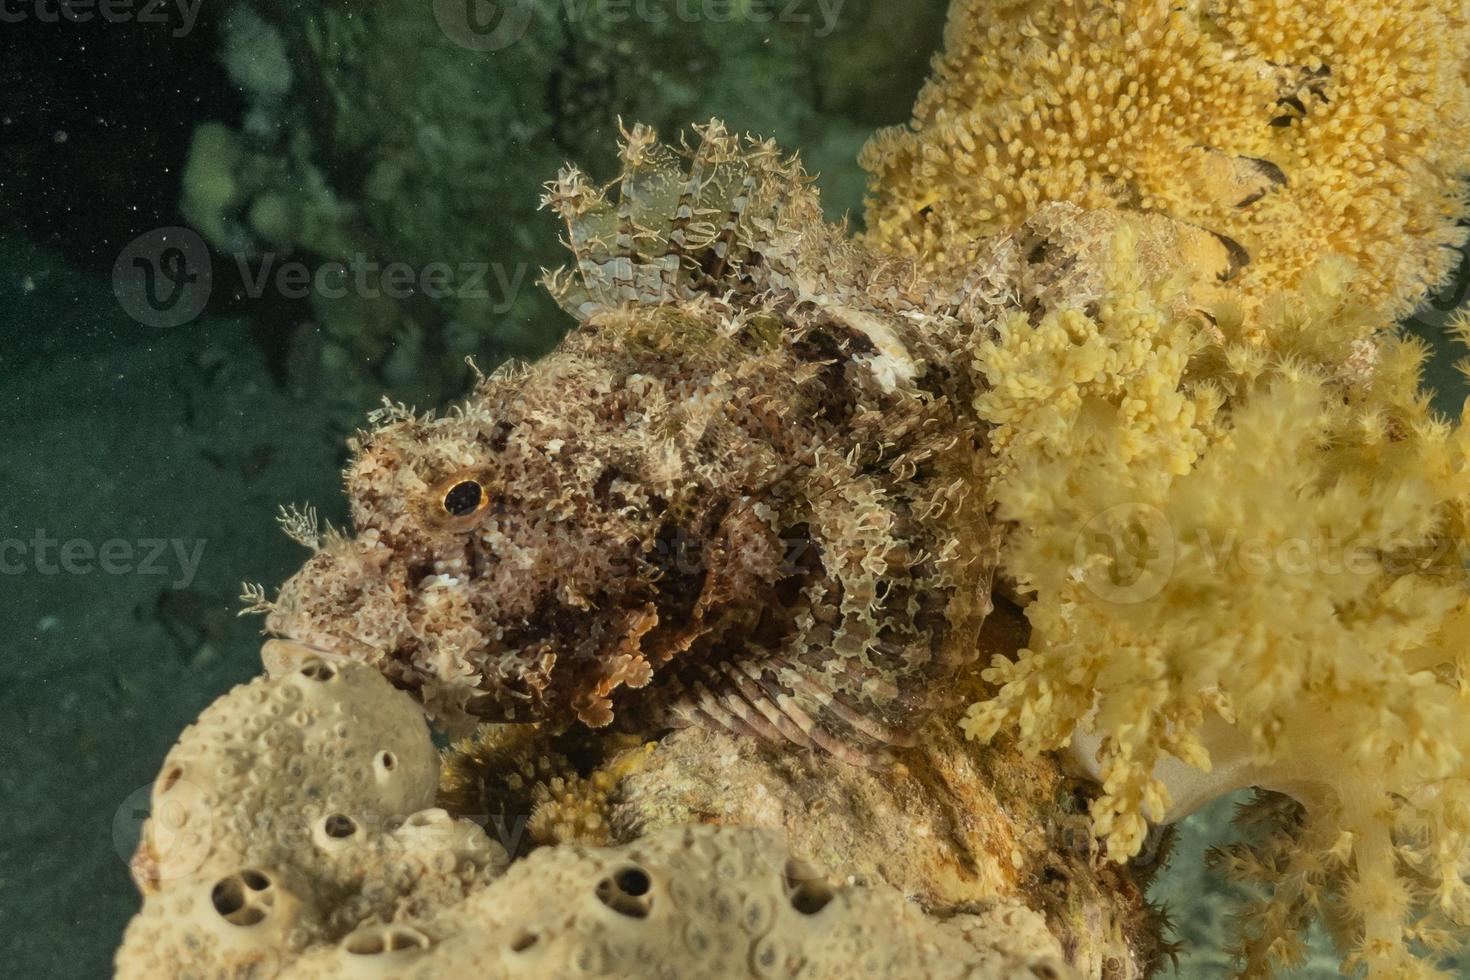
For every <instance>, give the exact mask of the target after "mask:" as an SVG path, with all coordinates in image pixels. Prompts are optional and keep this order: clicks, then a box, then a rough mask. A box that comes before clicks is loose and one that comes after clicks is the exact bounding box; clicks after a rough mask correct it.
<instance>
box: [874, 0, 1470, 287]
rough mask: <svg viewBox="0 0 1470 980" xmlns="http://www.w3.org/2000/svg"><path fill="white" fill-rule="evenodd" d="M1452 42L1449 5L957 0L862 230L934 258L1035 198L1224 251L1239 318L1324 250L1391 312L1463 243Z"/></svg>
mask: <svg viewBox="0 0 1470 980" xmlns="http://www.w3.org/2000/svg"><path fill="white" fill-rule="evenodd" d="M1467 51H1470V27H1467V20H1466V17H1465V14H1464V12H1463V9H1462V6H1461V5H1460V4H1458V3H1455V2H1451V0H1379V2H1363V0H1325V2H1322V3H1313V4H1305V5H1304V4H1301V3H1295V2H1287V0H1214V2H1211V0H1185V2H1182V3H1174V2H1169V3H1165V2H1162V0H1098V2H1088V3H1084V2H1062V3H1035V2H1017V0H958V2H957V3H955V5H954V7H953V9H952V10H951V13H950V20H949V25H948V29H947V34H946V39H945V51H944V53H943V55H942V56H941V57H940V58H939V60H938V61H937V62H936V69H935V74H934V76H933V78H932V79H931V81H930V82H929V84H928V85H927V86H926V87H925V89H924V91H923V92H922V94H921V95H920V98H919V100H918V104H917V105H916V107H915V110H914V118H913V122H912V123H911V125H910V126H908V127H899V128H894V129H890V130H886V131H884V132H882V133H880V134H879V135H877V136H876V137H874V139H873V140H872V141H871V142H870V143H869V145H868V147H867V148H866V149H865V151H864V156H863V164H864V166H865V167H866V169H868V170H869V172H870V173H871V174H872V181H871V189H872V194H873V196H872V199H871V200H870V201H869V207H868V224H869V227H870V228H871V229H872V230H871V231H870V233H869V235H870V238H872V239H874V240H876V241H877V242H879V243H881V244H882V245H883V246H885V247H887V248H890V249H893V250H896V251H899V252H902V253H906V254H914V255H916V256H918V257H919V258H920V260H921V262H922V263H923V264H925V265H926V266H928V267H929V268H931V269H932V270H936V271H942V270H946V269H949V268H954V267H957V266H963V265H964V263H965V262H966V261H967V260H968V259H969V258H970V257H971V249H972V248H973V243H975V242H976V241H977V240H978V239H983V238H984V237H986V236H991V235H995V234H998V233H1001V232H1003V231H1005V230H1007V229H1009V228H1012V227H1015V226H1016V225H1017V224H1019V223H1020V222H1021V221H1022V220H1024V219H1025V218H1026V217H1027V216H1028V215H1029V214H1030V213H1032V212H1033V211H1034V210H1035V209H1036V208H1037V207H1038V205H1040V204H1042V203H1045V202H1050V201H1070V202H1073V203H1075V204H1078V205H1081V206H1082V207H1085V208H1119V209H1125V210H1132V211H1143V212H1151V213H1158V214H1163V215H1167V216H1169V217H1171V218H1175V219H1177V220H1179V221H1181V222H1185V223H1187V224H1189V225H1194V226H1197V227H1199V228H1203V229H1206V230H1208V231H1209V232H1213V233H1215V234H1216V235H1219V236H1222V237H1223V238H1224V239H1226V240H1228V241H1229V242H1230V243H1232V244H1233V245H1235V246H1238V247H1239V249H1238V251H1237V266H1238V267H1237V268H1236V269H1235V270H1234V274H1233V278H1232V279H1231V281H1230V283H1229V288H1230V290H1231V292H1232V293H1233V294H1234V295H1235V297H1236V299H1237V300H1238V301H1240V302H1241V303H1243V304H1244V305H1245V307H1246V308H1247V310H1248V311H1249V310H1252V309H1253V306H1254V304H1256V303H1258V302H1259V301H1261V300H1262V299H1263V298H1265V297H1267V296H1270V295H1272V294H1274V293H1276V292H1279V291H1280V290H1282V289H1284V288H1292V287H1295V286H1296V285H1297V284H1298V282H1299V281H1300V279H1301V277H1302V275H1303V274H1304V273H1305V272H1306V271H1307V270H1308V269H1310V268H1312V267H1313V265H1314V264H1315V262H1316V261H1317V260H1318V259H1319V258H1321V257H1322V256H1324V255H1329V254H1335V255H1340V256H1346V257H1348V258H1350V259H1351V260H1352V261H1353V262H1354V264H1355V265H1357V266H1358V267H1359V269H1360V270H1361V274H1360V276H1359V278H1358V280H1357V282H1358V285H1359V287H1360V290H1361V293H1362V295H1363V296H1365V297H1371V299H1372V300H1373V302H1374V303H1375V304H1376V305H1378V306H1379V307H1380V308H1381V309H1382V310H1384V311H1385V312H1386V313H1387V314H1389V315H1392V316H1396V315H1399V314H1402V313H1406V312H1408V310H1409V309H1411V308H1412V306H1413V304H1414V302H1415V301H1417V299H1418V298H1419V297H1420V296H1421V295H1422V293H1423V291H1424V289H1425V288H1426V287H1427V286H1429V285H1430V284H1433V283H1435V282H1437V281H1439V280H1440V279H1441V278H1442V277H1443V276H1444V275H1445V273H1446V272H1448V271H1449V268H1450V263H1451V261H1452V259H1453V257H1454V256H1453V252H1452V250H1451V249H1450V248H1447V247H1445V246H1446V245H1454V244H1458V243H1459V242H1461V241H1462V240H1463V237H1464V235H1463V230H1462V229H1459V228H1457V227H1456V226H1455V219H1456V218H1457V217H1458V216H1459V215H1460V214H1461V213H1463V211H1464V206H1463V205H1464V192H1463V190H1462V187H1461V184H1460V178H1461V177H1462V176H1463V175H1464V174H1465V172H1466V159H1465V152H1464V148H1465V146H1466V145H1467V143H1470V88H1467V70H1470V65H1467V61H1466V52H1467ZM1197 288H1198V290H1199V296H1200V297H1201V298H1202V299H1204V300H1210V299H1217V298H1219V296H1220V291H1219V290H1218V289H1217V288H1216V286H1215V284H1214V283H1213V282H1211V281H1206V282H1204V283H1202V284H1201V285H1200V286H1199V287H1197Z"/></svg>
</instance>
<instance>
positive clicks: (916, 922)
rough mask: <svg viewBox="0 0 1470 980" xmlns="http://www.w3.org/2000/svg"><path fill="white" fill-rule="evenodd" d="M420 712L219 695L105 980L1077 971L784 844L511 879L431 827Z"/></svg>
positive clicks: (295, 693) (527, 869)
mask: <svg viewBox="0 0 1470 980" xmlns="http://www.w3.org/2000/svg"><path fill="white" fill-rule="evenodd" d="M438 770H439V759H438V756H437V754H436V753H435V751H434V747H433V744H432V743H431V742H430V740H429V734H428V731H427V729H426V727H425V724H424V720H423V715H422V711H421V709H420V708H419V706H418V705H417V704H415V703H414V702H413V701H412V700H411V699H410V698H409V696H408V695H407V694H404V693H402V692H400V691H397V690H395V689H394V688H393V687H392V685H391V684H389V682H388V681H386V680H384V679H383V677H382V676H381V675H379V674H378V673H377V672H376V671H375V670H373V669H372V668H371V667H367V666H364V665H361V664H356V663H340V664H338V663H333V664H328V663H325V662H323V661H321V660H318V659H305V660H303V661H301V662H300V663H299V664H297V665H296V666H295V667H294V668H293V669H291V670H289V671H285V672H283V673H281V674H279V675H278V676H276V677H262V678H259V679H257V680H255V681H253V682H251V683H249V684H246V685H243V686H240V687H237V688H235V689H234V690H233V691H231V692H230V693H229V694H226V695H225V696H224V697H222V698H220V699H219V700H218V701H216V702H215V703H214V704H213V705H212V706H211V707H210V708H208V709H207V710H206V711H205V712H204V714H203V715H201V716H200V718H199V720H198V722H196V723H195V724H194V725H192V726H190V727H189V728H188V729H186V730H185V732H184V734H183V736H182V737H181V738H180V740H179V742H178V744H177V745H175V746H174V748H173V750H172V751H171V752H170V753H169V754H168V756H167V758H166V759H165V760H164V763H163V768H162V771H161V772H160V775H159V777H158V781H157V783H156V784H155V786H154V793H153V801H152V816H151V818H150V819H149V821H148V822H147V823H146V824H145V826H144V833H143V841H142V843H141V845H140V846H139V849H138V855H137V857H136V858H135V859H134V875H135V877H136V879H137V881H138V885H139V887H140V888H141V889H142V890H143V893H144V904H143V909H142V911H141V912H139V913H138V915H137V916H136V917H135V918H134V919H133V921H132V923H131V924H130V925H129V927H128V930H127V934H126V935H125V937H124V940H123V945H122V948H121V949H120V950H119V952H118V955H117V976H118V977H119V978H120V980H134V978H137V980H145V978H146V980H156V978H161V977H187V978H190V980H245V978H250V980H269V978H283V980H326V978H341V980H348V978H354V980H355V978H364V977H394V978H438V977H446V978H447V977H468V976H475V977H535V978H556V977H569V976H609V977H680V978H695V977H747V976H749V977H796V976H800V977H802V978H810V977H818V978H820V977H848V976H852V975H854V973H863V974H866V975H869V976H882V977H899V976H901V977H915V978H920V977H973V978H981V980H984V978H995V980H999V978H1004V977H1017V976H1021V977H1041V978H1056V980H1063V978H1071V977H1077V976H1079V974H1078V973H1077V971H1076V970H1074V969H1073V967H1071V966H1069V965H1068V963H1067V961H1066V959H1065V958H1064V956H1063V951H1062V946H1061V943H1060V942H1059V940H1058V939H1057V937H1056V936H1055V935H1054V934H1053V932H1052V930H1051V928H1050V927H1049V926H1050V924H1049V923H1048V921H1047V917H1046V916H1045V915H1043V914H1042V913H1039V912H1034V911H1031V910H1030V909H1028V908H1027V907H1026V906H1025V905H1023V904H1022V903H1021V902H1020V901H1017V900H1014V899H1005V898H995V899H993V900H987V901H981V902H975V903H971V904H970V905H968V906H966V907H965V908H964V909H963V910H955V914H950V915H948V916H945V917H942V918H941V917H939V916H930V915H927V914H926V913H925V911H924V909H923V908H922V907H921V906H920V905H919V904H918V903H916V902H913V901H909V900H906V899H905V897H904V895H903V894H902V893H901V892H900V891H898V890H897V889H895V888H893V887H890V886H889V885H886V884H873V885H864V884H862V883H861V881H860V880H857V881H855V880H854V879H852V878H845V879H844V880H845V881H846V882H847V883H846V884H839V883H837V882H836V881H834V880H829V879H828V878H827V877H826V876H825V875H824V874H822V873H821V872H819V871H818V870H817V869H816V868H815V867H814V866H812V865H810V864H808V863H806V862H805V861H803V860H800V859H798V858H795V857H794V856H793V855H792V854H791V852H790V850H789V849H788V847H787V837H786V835H785V834H784V833H783V832H781V831H780V830H774V829H766V828H752V827H711V826H694V827H672V828H667V829H664V830H660V831H657V832H654V833H651V834H648V835H647V836H645V837H641V838H639V839H637V840H634V841H632V842H631V843H628V844H625V845H623V846H621V847H611V848H591V847H584V846H577V845H572V844H566V845H561V846H557V847H545V848H542V849H540V850H537V851H535V852H533V853H532V854H531V855H530V856H529V857H527V858H525V859H523V860H521V861H519V862H517V863H516V864H515V865H513V866H512V867H511V868H510V870H509V871H506V854H505V851H504V849H503V848H502V847H501V846H500V845H499V844H497V843H495V842H493V841H491V840H490V839H489V838H488V837H487V836H486V835H485V832H484V831H483V830H482V829H481V828H480V826H479V825H478V824H476V823H474V822H472V821H471V820H469V819H456V818H454V817H452V816H450V815H449V814H448V813H446V812H445V811H443V810H439V809H431V808H430V807H432V804H433V801H434V793H435V788H436V783H437V779H438Z"/></svg>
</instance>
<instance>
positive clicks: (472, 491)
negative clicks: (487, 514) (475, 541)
mask: <svg viewBox="0 0 1470 980" xmlns="http://www.w3.org/2000/svg"><path fill="white" fill-rule="evenodd" d="M484 502H485V488H484V487H482V486H481V485H480V483H479V481H477V480H460V481H459V482H458V483H456V484H454V486H452V487H450V488H449V489H448V490H446V491H445V492H444V501H443V503H444V512H445V513H446V514H448V515H449V516H450V517H468V516H469V515H470V514H473V513H474V512H475V511H477V510H479V509H480V506H481V505H482V504H484Z"/></svg>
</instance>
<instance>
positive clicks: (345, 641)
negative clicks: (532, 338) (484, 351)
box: [257, 120, 997, 763]
mask: <svg viewBox="0 0 1470 980" xmlns="http://www.w3.org/2000/svg"><path fill="white" fill-rule="evenodd" d="M695 132H696V135H697V138H696V139H695V140H694V141H693V145H690V144H689V143H688V142H686V141H684V140H681V141H680V142H679V144H678V145H677V146H674V145H669V144H665V143H661V142H659V141H658V140H657V138H656V136H655V134H654V133H653V132H652V131H651V130H649V129H648V128H646V127H643V126H635V127H633V128H632V129H631V130H630V131H625V132H624V133H623V140H622V143H621V148H620V154H621V160H622V172H621V174H620V175H619V176H618V177H616V178H615V179H614V180H613V181H611V182H610V183H609V184H607V185H604V186H598V185H596V184H594V183H593V182H591V181H590V180H589V179H588V178H587V177H586V176H585V175H584V174H583V173H581V172H580V171H579V170H577V169H576V168H567V169H564V170H563V171H562V172H561V173H560V174H559V176H558V178H557V179H556V180H555V181H553V182H551V183H549V184H548V185H547V194H546V197H545V199H544V202H543V203H544V204H546V205H548V206H549V207H551V208H552V209H553V210H554V211H555V212H556V213H557V214H558V215H559V217H560V218H562V219H563V220H564V222H565V225H566V235H567V238H566V244H567V245H568V247H569V248H570V251H571V253H572V257H573V262H572V264H571V266H570V267H569V268H565V269H561V270H557V271H555V272H551V273H547V274H546V275H545V276H544V277H543V284H544V285H545V286H546V287H547V288H549V289H550V290H551V292H552V294H553V295H554V296H555V297H556V299H557V301H558V303H559V304H560V305H561V306H562V307H563V308H564V309H566V310H567V311H568V312H570V313H571V314H572V315H573V316H574V317H575V319H576V321H577V325H576V327H575V328H574V329H573V330H572V331H571V332H570V333H569V334H568V335H567V336H566V338H565V339H564V340H563V341H562V342H561V343H560V345H559V346H558V347H557V348H556V349H555V350H554V351H552V352H551V353H550V354H548V355H547V356H545V357H544V358H542V359H540V360H538V361H536V362H535V363H534V364H531V365H529V366H527V365H522V364H515V365H509V366H502V367H501V368H499V369H497V370H496V371H494V372H493V373H491V374H489V375H488V376H481V377H480V378H479V380H478V383H477V385H476V387H475V388H474V390H473V392H472V393H471V394H470V395H469V397H468V398H467V399H466V400H465V401H464V402H463V403H462V404H459V405H457V406H455V407H453V408H451V409H450V410H449V411H448V412H447V413H444V414H442V415H439V416H437V417H436V416H434V415H421V414H418V413H415V412H413V411H411V410H408V409H404V408H402V407H394V406H391V405H390V406H388V407H387V408H385V409H383V410H380V411H379V412H378V413H375V416H374V417H373V420H372V421H373V423H374V425H373V427H372V428H371V429H370V430H367V431H364V432H361V433H359V434H358V435H357V436H356V437H355V438H354V440H353V442H352V446H351V448H352V451H353V458H352V460H351V462H350V464H349V466H348V468H347V471H346V477H345V479H346V488H347V493H348V495H349V497H350V502H351V513H352V523H353V531H352V533H351V534H350V535H349V534H346V533H340V532H333V531H329V533H328V534H326V535H325V536H314V537H313V540H312V541H311V543H312V544H313V546H314V547H315V553H314V554H313V556H312V557H311V558H310V559H309V560H307V562H306V563H305V565H304V567H302V568H301V570H300V571H299V572H298V573H297V574H296V575H295V576H294V577H292V578H291V579H290V580H289V581H288V582H287V583H286V584H285V586H283V588H282V589H281V591H280V593H279V595H278V597H277V598H276V599H275V600H274V601H272V602H263V603H261V606H262V608H263V609H264V611H266V612H267V613H268V615H267V620H266V628H267V632H268V633H270V634H271V635H272V636H273V637H274V639H272V640H269V641H268V642H267V643H266V646H265V648H264V650H263V655H264V658H265V660H266V663H267V666H268V667H271V668H273V669H275V670H278V671H279V670H282V669H286V668H287V667H288V666H290V665H291V664H292V663H295V662H299V660H300V659H301V658H302V657H305V656H308V655H310V656H326V657H341V658H350V659H353V660H358V661H364V662H367V663H370V664H373V665H375V666H376V667H377V668H378V669H379V670H380V671H381V672H382V673H383V674H385V675H386V676H387V677H388V678H389V679H390V680H392V681H393V682H394V683H395V684H396V685H398V686H399V687H400V688H402V689H404V690H407V691H409V692H411V693H412V694H414V695H415V696H416V697H417V698H418V699H419V700H420V701H421V702H422V703H423V705H424V707H425V709H426V710H427V711H428V713H429V714H430V716H431V717H432V718H434V719H436V720H437V721H438V722H439V723H440V724H441V725H443V726H445V727H447V728H449V729H450V730H451V731H462V730H464V728H465V727H466V726H468V725H470V724H473V723H474V722H475V721H476V720H484V721H497V722H550V723H553V724H574V723H581V724H584V725H587V726H591V727H601V726H607V725H609V724H612V723H614V721H615V720H616V721H617V723H618V726H619V727H620V728H631V729H634V730H641V731H648V730H653V729H658V730H664V729H668V728H674V727H683V726H687V725H703V726H708V727H712V728H716V729H723V730H727V731H730V732H735V733H738V734H742V735H747V736H754V737H758V738H763V739H767V740H771V741H773V742H778V743H794V744H796V745H798V746H802V747H806V748H815V749H821V750H825V751H826V752H828V753H831V754H832V755H834V756H836V757H838V758H841V759H844V760H848V761H852V762H855V763H863V762H868V761H871V760H873V759H875V758H877V757H879V756H881V755H882V754H883V752H884V749H885V747H886V746H891V745H905V744H909V743H911V742H912V740H913V738H914V732H915V730H916V728H917V727H918V726H919V725H920V724H921V723H922V721H923V720H924V718H925V716H926V715H927V714H928V713H929V712H930V711H931V710H932V709H933V708H934V706H935V705H936V704H939V703H942V701H943V697H944V694H943V692H944V691H945V689H946V688H947V687H948V686H949V685H948V684H947V681H949V680H950V679H951V678H952V677H953V675H954V674H955V671H956V670H957V668H959V667H960V666H961V665H963V664H965V663H967V662H969V661H971V660H972V659H973V658H974V657H975V656H976V653H977V642H976V639H977V634H978V632H979V629H980V626H981V623H982V621H983V619H984V617H985V616H986V614H987V613H988V611H989V609H990V598H989V597H990V585H991V582H990V579H991V575H992V572H993V570H994V568H995V565H996V551H997V536H996V534H995V533H994V532H993V530H992V524H991V521H990V520H989V519H988V516H987V513H986V506H985V502H984V501H983V499H982V497H983V495H982V494H981V493H980V492H978V489H977V488H978V486H979V485H980V467H981V465H982V460H983V458H984V456H985V453H986V449H985V438H986V436H985V426H984V424H983V423H982V421H981V420H980V419H979V418H977V417H976V416H975V414H974V411H973V408H972V406H973V404H974V401H975V386H976V384H977V382H976V380H975V378H974V376H973V374H972V373H971V372H970V370H969V369H968V368H967V367H966V365H968V363H969V358H968V357H967V356H965V354H964V351H965V349H966V348H967V347H968V346H969V345H970V344H971V343H972V342H973V337H974V334H975V332H976V331H977V330H980V329H984V323H983V321H984V319H985V317H984V315H983V310H984V309H985V304H984V303H979V302H973V301H971V300H969V299H967V298H966V296H967V295H968V294H971V293H982V292H984V290H983V289H978V288H977V287H976V284H975V283H974V282H970V283H967V284H962V285H961V287H960V288H959V289H957V290H953V289H952V290H950V291H946V290H945V289H944V288H942V287H939V286H936V285H935V284H933V283H930V282H925V281H923V280H921V279H920V278H919V277H918V276H917V275H916V274H915V272H914V269H913V265H912V263H909V262H907V261H904V260H898V259H895V258H891V257H884V256H880V255H877V254H874V253H872V252H870V251H868V250H866V249H865V248H863V247H862V246H861V245H859V244H857V243H855V242H853V241H851V240H850V239H849V237H848V236H847V234H846V232H845V229H844V228H842V227H841V226H840V225H837V224H832V223H828V222H826V221H825V220H824V219H823V215H822V211H821V207H820V203H819V200H818V196H817V193H816V191H815V189H814V188H813V187H812V186H811V179H810V178H809V177H808V176H807V175H806V174H805V173H804V172H803V170H802V168H801V165H800V163H799V161H798V160H797V159H796V158H795V157H794V156H785V155H783V154H782V152H781V151H780V150H779V149H778V147H777V146H776V145H775V144H774V143H773V142H771V141H757V140H755V139H752V138H750V137H738V136H736V135H733V134H731V133H728V132H727V131H726V130H725V129H724V127H723V126H722V125H721V124H719V123H718V122H717V121H714V120H711V121H710V123H709V124H708V125H706V126H702V127H695ZM977 311H979V312H977ZM257 598H258V596H257Z"/></svg>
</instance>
